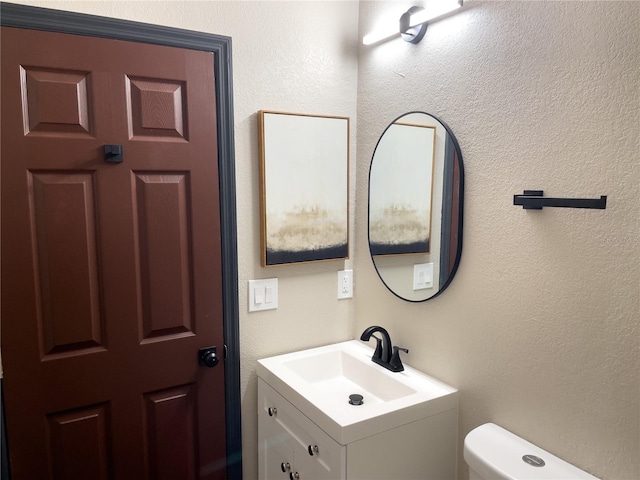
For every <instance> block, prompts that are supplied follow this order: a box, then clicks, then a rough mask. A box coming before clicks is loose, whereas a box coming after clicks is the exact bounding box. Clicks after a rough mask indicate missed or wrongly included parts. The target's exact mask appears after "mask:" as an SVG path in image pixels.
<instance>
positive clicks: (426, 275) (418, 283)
mask: <svg viewBox="0 0 640 480" xmlns="http://www.w3.org/2000/svg"><path fill="white" fill-rule="evenodd" d="M427 288H433V263H419V264H416V265H414V266H413V289H414V290H424V289H427Z"/></svg>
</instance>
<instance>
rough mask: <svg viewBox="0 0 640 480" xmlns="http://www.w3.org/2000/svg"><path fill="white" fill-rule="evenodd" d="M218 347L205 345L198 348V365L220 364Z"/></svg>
mask: <svg viewBox="0 0 640 480" xmlns="http://www.w3.org/2000/svg"><path fill="white" fill-rule="evenodd" d="M218 361H219V360H218V355H217V354H216V347H205V348H201V349H200V350H198V365H200V366H204V367H209V368H211V367H215V366H216V365H217V364H218Z"/></svg>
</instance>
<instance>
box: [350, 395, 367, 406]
mask: <svg viewBox="0 0 640 480" xmlns="http://www.w3.org/2000/svg"><path fill="white" fill-rule="evenodd" d="M362 399H363V397H362V395H359V394H357V393H354V394H352V395H349V403H350V404H351V405H362V404H363V403H364V402H363V401H362Z"/></svg>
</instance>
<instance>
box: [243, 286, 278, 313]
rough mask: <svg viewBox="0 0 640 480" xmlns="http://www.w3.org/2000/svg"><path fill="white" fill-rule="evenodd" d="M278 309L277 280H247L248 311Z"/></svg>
mask: <svg viewBox="0 0 640 480" xmlns="http://www.w3.org/2000/svg"><path fill="white" fill-rule="evenodd" d="M276 308H278V279H277V278H265V279H263V280H249V311H250V312H259V311H261V310H273V309H276Z"/></svg>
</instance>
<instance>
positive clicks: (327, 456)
mask: <svg viewBox="0 0 640 480" xmlns="http://www.w3.org/2000/svg"><path fill="white" fill-rule="evenodd" d="M258 443H259V445H258V461H259V470H260V472H259V473H260V475H259V478H260V479H264V480H272V479H273V480H275V479H286V478H290V479H297V478H299V479H300V480H305V479H317V480H325V479H326V480H331V479H341V478H345V477H344V474H343V473H342V471H343V470H344V463H345V454H346V452H345V448H344V447H343V446H342V445H340V444H339V443H338V442H336V441H335V440H333V439H332V438H331V437H330V436H328V435H327V434H326V433H324V432H323V431H322V430H321V429H320V428H319V427H318V426H317V425H316V424H315V423H313V422H312V421H311V420H309V419H308V418H307V417H306V416H305V415H304V414H302V413H301V412H300V411H299V410H298V409H297V408H295V407H294V406H293V405H291V403H289V402H288V401H287V400H285V398H284V397H282V395H280V394H279V393H278V392H276V391H275V390H274V389H273V388H271V387H270V386H269V385H267V384H266V383H265V382H264V381H263V380H262V379H258Z"/></svg>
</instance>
